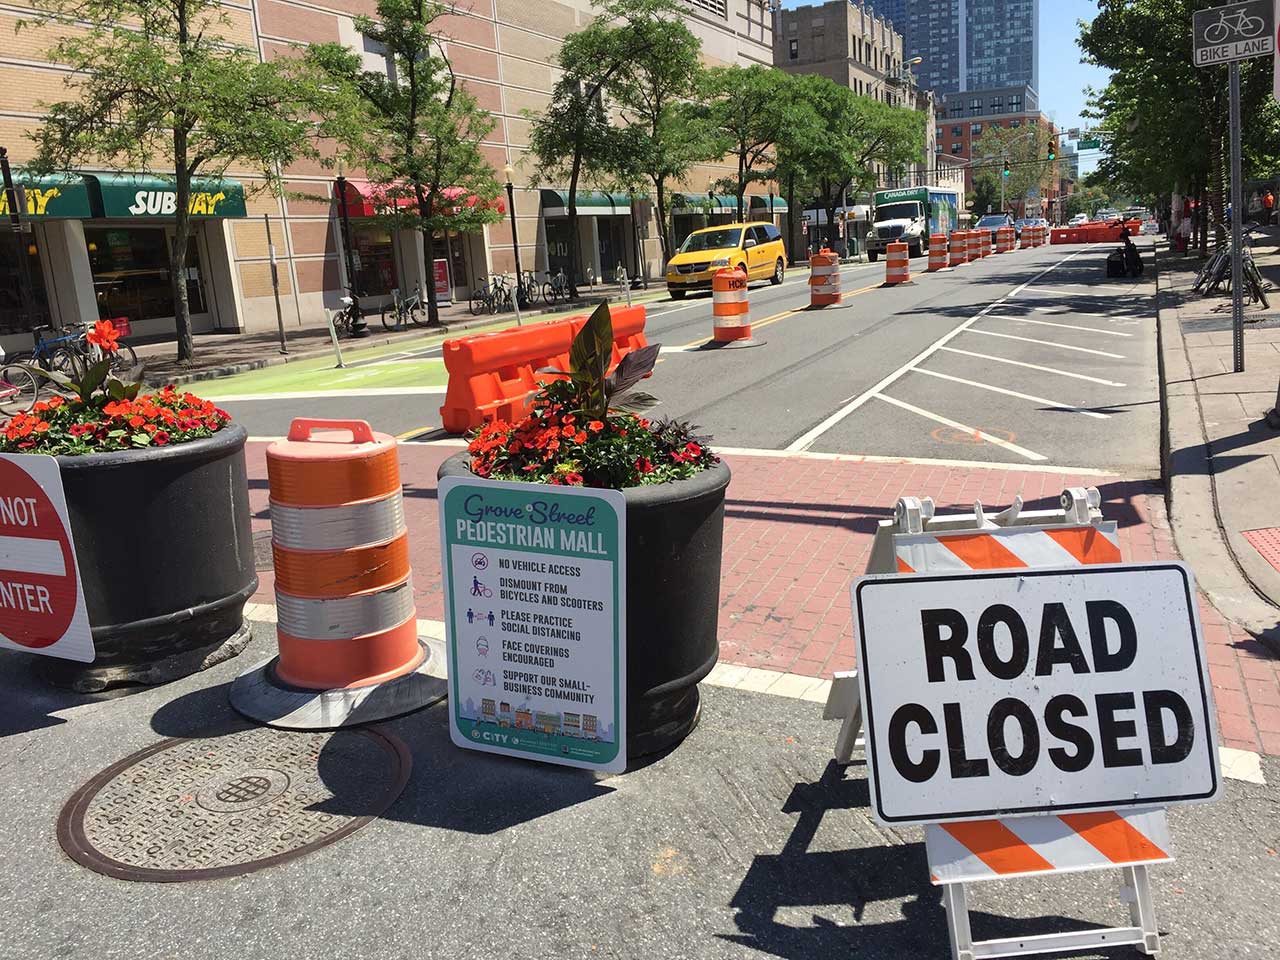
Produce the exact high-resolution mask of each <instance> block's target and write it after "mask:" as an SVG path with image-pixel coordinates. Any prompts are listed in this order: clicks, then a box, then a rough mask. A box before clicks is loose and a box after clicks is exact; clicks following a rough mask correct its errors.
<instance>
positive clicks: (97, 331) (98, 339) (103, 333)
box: [84, 320, 120, 353]
mask: <svg viewBox="0 0 1280 960" xmlns="http://www.w3.org/2000/svg"><path fill="white" fill-rule="evenodd" d="M84 338H85V339H86V340H88V341H89V342H90V343H91V344H93V345H94V346H95V347H97V348H98V349H100V350H101V351H102V352H103V353H115V352H116V351H117V350H119V349H120V345H119V344H117V343H116V341H117V340H119V339H120V331H119V330H117V329H116V327H115V324H113V323H112V322H111V321H110V320H99V321H98V322H97V323H95V324H94V325H93V329H92V330H90V331H89V332H88V333H86V334H85V335H84Z"/></svg>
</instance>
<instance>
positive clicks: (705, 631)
mask: <svg viewBox="0 0 1280 960" xmlns="http://www.w3.org/2000/svg"><path fill="white" fill-rule="evenodd" d="M469 462H470V457H469V454H467V453H465V452H463V453H459V454H456V455H455V456H452V457H450V458H449V459H448V460H446V461H445V462H444V463H442V464H441V465H440V471H439V475H440V476H441V477H463V476H468V475H470V473H471V468H470V466H469ZM729 476H730V475H729V468H728V467H727V466H726V465H725V464H723V463H721V464H718V465H716V466H715V467H712V468H711V469H709V470H704V471H703V472H702V473H700V474H698V475H697V476H695V477H693V478H692V479H689V480H679V481H676V482H675V483H660V484H654V485H652V486H645V487H627V488H626V489H624V490H623V491H622V494H623V496H624V497H625V498H626V501H627V756H628V757H629V758H630V757H640V756H644V755H646V754H651V753H657V752H659V751H662V750H665V749H667V748H669V747H672V746H675V745H676V744H677V743H679V742H680V741H681V740H683V739H684V738H685V737H686V736H688V735H689V732H690V731H692V730H693V728H694V727H695V726H697V723H698V710H699V698H698V681H700V680H701V679H702V678H703V677H705V676H706V675H707V674H708V673H710V672H711V668H712V667H714V666H715V665H716V660H717V659H718V658H719V654H720V643H719V640H718V639H717V636H716V630H717V626H718V623H719V613H720V557H721V547H722V545H723V542H724V494H725V490H726V488H727V487H728V486H729Z"/></svg>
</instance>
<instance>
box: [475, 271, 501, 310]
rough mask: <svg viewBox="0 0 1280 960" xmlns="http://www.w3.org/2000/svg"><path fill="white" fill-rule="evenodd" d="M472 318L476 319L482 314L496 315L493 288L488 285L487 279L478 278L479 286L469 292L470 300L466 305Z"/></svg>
mask: <svg viewBox="0 0 1280 960" xmlns="http://www.w3.org/2000/svg"><path fill="white" fill-rule="evenodd" d="M467 307H468V309H470V311H471V315H472V316H473V317H478V316H480V314H482V313H496V312H497V309H498V308H497V305H496V301H495V299H494V292H493V288H492V287H491V286H490V284H489V278H488V277H481V278H480V286H478V287H476V288H475V289H474V290H472V291H471V299H470V301H469V302H468V304H467Z"/></svg>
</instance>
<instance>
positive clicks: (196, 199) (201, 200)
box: [91, 174, 245, 219]
mask: <svg viewBox="0 0 1280 960" xmlns="http://www.w3.org/2000/svg"><path fill="white" fill-rule="evenodd" d="M91 179H93V180H96V181H97V182H98V189H99V191H100V194H101V198H102V216H104V217H110V218H121V219H133V218H136V217H148V218H156V217H160V218H163V219H171V218H172V217H173V215H174V213H175V211H176V210H177V201H178V193H177V189H176V188H175V186H174V184H173V182H172V181H168V180H161V179H158V178H154V177H137V176H129V175H116V176H112V175H107V174H100V175H97V176H94V177H92V178H91ZM188 209H189V210H190V211H191V215H192V216H193V217H243V216H245V205H244V186H243V185H242V184H241V183H239V182H238V181H236V180H196V181H193V182H192V184H191V200H190V203H189V204H188Z"/></svg>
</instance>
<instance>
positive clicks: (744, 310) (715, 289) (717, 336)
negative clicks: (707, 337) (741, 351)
mask: <svg viewBox="0 0 1280 960" xmlns="http://www.w3.org/2000/svg"><path fill="white" fill-rule="evenodd" d="M711 313H712V319H711V324H712V333H711V341H710V342H709V343H706V344H704V346H706V347H715V348H719V349H724V348H725V347H758V346H760V344H761V343H762V342H763V341H761V340H753V339H752V337H751V304H750V301H749V300H748V299H747V275H746V274H745V273H743V272H742V271H741V270H738V269H737V268H734V269H732V270H730V269H729V268H728V267H722V268H721V269H719V270H717V271H716V272H715V275H714V276H712V278H711Z"/></svg>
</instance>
